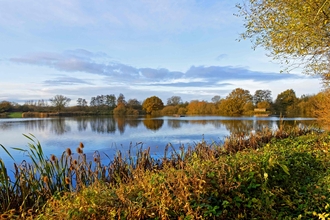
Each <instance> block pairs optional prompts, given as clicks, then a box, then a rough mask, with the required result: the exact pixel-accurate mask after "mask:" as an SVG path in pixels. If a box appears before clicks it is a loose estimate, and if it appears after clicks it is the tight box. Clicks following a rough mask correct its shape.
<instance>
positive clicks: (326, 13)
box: [237, 0, 330, 80]
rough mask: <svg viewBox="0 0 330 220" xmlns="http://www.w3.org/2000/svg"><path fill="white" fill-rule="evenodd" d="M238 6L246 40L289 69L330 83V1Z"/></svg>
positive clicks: (274, 0)
mask: <svg viewBox="0 0 330 220" xmlns="http://www.w3.org/2000/svg"><path fill="white" fill-rule="evenodd" d="M237 7H238V9H239V14H238V16H241V17H243V19H244V26H245V32H244V33H243V34H242V35H241V37H242V38H243V39H246V38H249V39H251V41H252V42H253V44H254V47H257V46H261V47H263V48H265V49H266V50H268V51H269V52H270V55H271V56H272V57H273V58H274V59H277V60H279V61H280V62H282V63H285V64H288V68H287V70H290V69H291V68H295V67H303V69H304V73H307V74H318V75H321V76H322V77H323V79H324V80H329V78H330V74H329V72H330V71H329V70H330V56H329V45H330V38H329V33H330V23H329V19H330V1H329V0H304V1H298V0H285V1H284V0H263V1H257V0H244V2H243V3H242V4H238V5H237Z"/></svg>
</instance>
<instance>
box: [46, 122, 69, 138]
mask: <svg viewBox="0 0 330 220" xmlns="http://www.w3.org/2000/svg"><path fill="white" fill-rule="evenodd" d="M50 125H51V129H50V130H51V131H53V132H54V133H55V134H56V135H62V134H64V133H66V132H69V131H71V127H70V126H69V125H67V123H66V121H65V119H64V118H59V119H57V120H52V123H50Z"/></svg>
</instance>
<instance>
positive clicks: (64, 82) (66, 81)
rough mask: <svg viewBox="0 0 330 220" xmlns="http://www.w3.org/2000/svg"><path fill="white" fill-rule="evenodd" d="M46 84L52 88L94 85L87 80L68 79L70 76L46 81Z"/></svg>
mask: <svg viewBox="0 0 330 220" xmlns="http://www.w3.org/2000/svg"><path fill="white" fill-rule="evenodd" d="M44 84H46V85H51V86H59V85H79V84H86V85H93V83H90V82H88V81H86V80H83V79H78V78H75V77H68V76H62V77H57V78H55V79H51V80H45V81H44Z"/></svg>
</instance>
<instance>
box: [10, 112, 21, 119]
mask: <svg viewBox="0 0 330 220" xmlns="http://www.w3.org/2000/svg"><path fill="white" fill-rule="evenodd" d="M8 117H9V118H22V112H11V113H9V114H8Z"/></svg>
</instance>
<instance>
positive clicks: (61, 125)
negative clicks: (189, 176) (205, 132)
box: [0, 116, 315, 135]
mask: <svg viewBox="0 0 330 220" xmlns="http://www.w3.org/2000/svg"><path fill="white" fill-rule="evenodd" d="M164 121H167V123H166V124H167V126H165V127H167V128H171V129H182V128H185V127H186V126H184V125H188V124H191V125H196V124H200V125H203V126H205V125H213V126H214V129H221V128H225V129H226V130H228V131H229V133H235V134H245V135H246V134H249V133H250V132H251V131H256V132H258V131H262V130H264V129H265V128H270V129H273V130H274V129H277V128H279V127H280V125H281V124H283V125H285V126H309V125H313V124H315V121H314V120H300V121H299V120H297V121H296V120H294V118H293V119H291V120H288V119H285V120H284V121H281V120H279V118H267V119H261V118H242V119H239V118H232V119H231V118H220V117H219V119H208V117H205V120H203V119H200V118H198V119H197V120H195V119H194V118H193V117H190V118H188V117H186V118H175V119H174V118H168V117H164V118H152V117H145V118H140V117H116V116H113V117H75V118H52V119H33V120H26V121H24V122H21V123H22V124H23V126H25V129H26V130H28V131H29V132H30V133H33V132H34V131H47V130H51V132H53V133H55V134H57V135H62V134H64V133H66V132H69V131H71V127H70V125H73V124H74V123H77V125H76V126H77V130H78V131H86V130H88V129H90V130H91V131H93V132H97V133H115V132H116V131H117V130H118V131H119V133H120V134H124V133H125V129H126V126H129V127H130V128H134V129H139V127H140V125H141V124H143V125H144V126H145V127H146V128H147V129H148V130H153V131H157V130H159V129H161V128H162V127H163V125H164ZM12 125H13V122H3V123H0V131H1V130H3V131H5V130H9V129H14V128H13V126H12ZM88 127H90V128H88Z"/></svg>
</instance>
